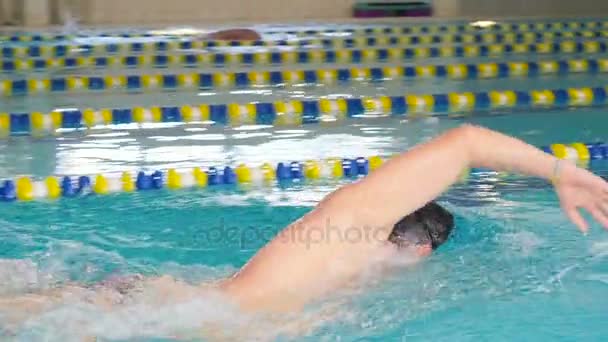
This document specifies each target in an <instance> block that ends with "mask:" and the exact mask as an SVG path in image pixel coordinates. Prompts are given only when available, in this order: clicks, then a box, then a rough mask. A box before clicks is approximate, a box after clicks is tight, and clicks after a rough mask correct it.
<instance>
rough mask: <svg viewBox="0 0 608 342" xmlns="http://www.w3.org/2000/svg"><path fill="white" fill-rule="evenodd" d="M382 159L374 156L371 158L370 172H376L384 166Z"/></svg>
mask: <svg viewBox="0 0 608 342" xmlns="http://www.w3.org/2000/svg"><path fill="white" fill-rule="evenodd" d="M382 163H383V161H382V158H380V157H378V156H372V157H370V158H369V169H370V171H374V170H376V169H378V168H379V167H380V166H382Z"/></svg>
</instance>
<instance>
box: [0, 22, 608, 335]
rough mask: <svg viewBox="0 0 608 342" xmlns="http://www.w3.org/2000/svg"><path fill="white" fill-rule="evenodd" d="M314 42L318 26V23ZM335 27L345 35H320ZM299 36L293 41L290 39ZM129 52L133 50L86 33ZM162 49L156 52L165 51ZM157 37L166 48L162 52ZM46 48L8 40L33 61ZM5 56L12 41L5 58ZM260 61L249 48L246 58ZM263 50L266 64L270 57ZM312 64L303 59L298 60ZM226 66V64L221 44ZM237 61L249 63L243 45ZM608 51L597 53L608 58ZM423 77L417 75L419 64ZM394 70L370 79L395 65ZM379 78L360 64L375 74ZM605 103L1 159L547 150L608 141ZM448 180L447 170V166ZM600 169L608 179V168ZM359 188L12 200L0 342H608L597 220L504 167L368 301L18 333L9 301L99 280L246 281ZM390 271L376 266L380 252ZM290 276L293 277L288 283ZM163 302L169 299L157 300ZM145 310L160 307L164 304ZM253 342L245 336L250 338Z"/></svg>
mask: <svg viewBox="0 0 608 342" xmlns="http://www.w3.org/2000/svg"><path fill="white" fill-rule="evenodd" d="M306 27H308V28H310V26H306ZM319 27H323V28H327V27H335V28H339V27H341V26H340V25H335V26H328V25H326V24H319ZM265 28H266V29H267V31H268V30H271V31H277V33H273V34H270V35H269V36H267V37H265V39H275V40H278V39H290V40H292V39H306V38H315V37H316V38H318V37H319V36H322V37H330V36H336V35H337V34H329V33H327V34H312V33H311V34H310V35H309V37H306V34H296V35H294V34H290V33H287V32H286V31H287V30H289V29H291V30H295V29H296V27H295V26H292V25H286V26H265ZM280 31H283V33H281V32H280ZM78 39H79V40H80V42H84V41H87V42H91V39H92V40H97V42H99V43H101V42H108V41H113V42H116V41H118V40H120V39H117V38H104V37H93V38H82V39H81V38H78ZM150 39H151V38H145V40H150ZM152 39H153V38H152ZM28 44H29V43H8V44H6V46H21V45H28ZM3 46H4V45H3ZM240 49H241V50H243V49H249V48H240ZM253 49H256V50H265V49H266V50H267V49H268V48H263V47H262V48H258V47H255V48H253ZM289 49H293V47H289ZM296 49H297V48H296ZM216 50H222V51H225V50H226V49H223V48H222V49H216ZM228 50H230V51H238V50H239V48H236V49H235V48H228ZM605 56H606V54H596V55H594V56H593V58H596V57H597V58H603V57H605ZM579 57H582V58H589V56H583V55H580V54H568V55H558V54H550V55H544V56H540V55H535V54H515V55H507V56H501V57H496V58H493V57H487V58H480V57H476V58H433V59H425V60H415V61H412V62H415V63H422V64H441V65H444V64H448V63H482V62H487V61H489V60H491V61H536V60H548V59H555V60H562V59H574V58H579ZM408 64H409V63H408ZM386 65H387V64H385V63H379V64H372V63H370V64H364V65H363V66H364V67H372V66H386ZM358 66H361V65H358ZM320 67H322V68H331V69H335V68H347V67H350V65H337V64H306V65H290V66H283V67H277V66H264V65H261V66H260V65H258V66H253V67H252V68H243V67H234V66H228V67H226V68H225V69H218V68H213V67H210V66H207V67H205V68H204V69H191V68H175V69H173V68H172V69H166V70H162V71H161V70H159V69H150V68H142V69H137V70H126V69H125V68H121V67H118V68H115V69H92V68H91V69H86V68H80V69H75V70H61V71H60V70H50V71H45V72H31V73H29V72H28V73H26V74H23V72H16V73H5V74H2V75H0V80H5V79H19V78H23V77H26V78H36V77H42V78H48V77H54V76H65V75H68V74H69V75H89V76H90V75H96V76H107V75H123V74H156V73H165V72H172V73H179V72H222V71H235V70H240V71H243V70H245V71H248V70H256V69H257V70H281V69H284V68H289V69H294V70H302V69H307V70H309V69H310V70H312V69H315V68H320ZM603 82H604V78H603V75H602V74H596V75H591V74H567V75H554V76H546V77H532V78H509V79H488V80H467V81H455V80H446V79H440V78H436V79H420V78H418V79H416V80H407V81H403V80H393V81H386V82H382V83H374V82H352V83H351V84H349V85H340V84H333V85H298V86H289V87H282V88H281V87H252V88H251V89H216V90H213V91H202V90H201V91H195V90H190V91H187V90H186V91H176V92H162V93H161V92H154V91H149V92H144V93H132V94H129V93H125V92H122V93H121V92H116V93H112V92H110V91H104V92H103V93H95V92H83V93H81V94H47V95H31V96H14V97H3V98H1V99H0V101H2V102H0V112H11V113H16V112H33V111H41V112H50V111H53V110H56V109H62V108H64V109H65V108H79V109H83V108H88V107H92V108H130V107H135V106H169V105H176V106H179V105H184V104H188V105H192V104H199V103H222V104H225V103H228V102H240V103H244V102H250V101H267V102H273V101H282V100H303V99H319V98H321V97H331V98H335V97H346V98H348V97H360V96H381V95H398V96H401V95H403V94H405V93H415V94H437V93H448V92H464V91H473V92H475V91H479V90H483V91H490V90H518V91H520V90H521V91H524V90H531V89H557V88H567V87H602V86H605V85H606V84H605V83H603ZM604 111H605V108H586V109H576V110H574V109H563V110H547V111H541V110H535V111H526V112H523V111H516V112H496V113H484V114H483V115H482V114H475V115H471V116H463V117H460V118H453V117H452V118H448V117H443V118H441V119H438V118H408V117H406V116H404V117H384V118H366V119H349V120H348V121H347V122H346V123H330V122H323V123H320V124H318V125H304V126H299V127H270V126H262V125H250V126H241V127H222V126H209V125H204V124H196V123H195V124H181V123H159V124H146V125H144V129H142V127H140V126H138V125H115V126H110V127H101V128H98V127H96V128H94V129H92V130H90V131H87V132H85V131H79V132H70V133H67V134H63V135H60V136H57V137H52V138H47V139H33V138H28V137H11V139H8V140H6V141H3V142H2V144H0V179H5V178H15V177H18V176H30V177H33V178H35V179H40V178H42V177H46V176H49V175H73V176H79V175H88V176H94V175H96V174H99V173H103V174H119V173H120V172H123V171H131V172H136V171H140V170H145V171H153V170H167V169H169V168H176V169H181V168H192V167H197V166H200V167H203V168H206V167H210V166H216V167H223V166H226V165H229V166H235V165H236V164H239V163H247V164H249V165H251V166H256V165H260V164H262V163H264V162H269V163H271V164H275V163H278V162H291V161H305V160H310V159H316V160H320V159H324V158H329V157H338V158H356V157H359V156H364V157H370V156H373V155H379V156H383V157H387V156H389V155H393V154H395V153H399V152H402V151H405V150H408V149H410V148H412V147H413V146H415V145H416V144H418V143H420V142H423V141H426V140H428V139H431V138H432V137H434V136H437V135H439V134H441V133H442V132H445V131H446V130H448V129H450V128H454V127H457V126H458V125H460V124H462V123H473V124H479V125H483V126H485V127H489V128H491V129H495V130H498V131H501V132H503V133H506V134H510V135H513V136H515V137H519V138H521V139H523V140H525V141H527V142H529V143H531V144H533V145H536V146H539V147H540V146H546V145H549V144H553V143H572V142H577V141H582V142H606V138H607V136H606V132H607V131H608V120H606V119H605V113H604ZM438 167H441V166H438ZM588 167H589V168H590V169H591V170H593V171H594V172H596V173H598V174H600V175H602V176H604V177H608V162H606V161H592V162H591V164H589V165H588ZM351 181H354V179H348V180H341V181H328V180H325V181H315V182H311V181H303V182H301V183H286V184H281V185H274V186H266V187H253V186H250V187H247V188H245V187H237V186H235V187H230V186H215V187H211V188H206V189H204V190H200V189H196V190H195V189H190V190H179V191H169V190H162V191H161V190H159V191H146V192H137V193H133V194H116V195H108V196H82V197H81V198H71V199H62V200H57V201H34V202H28V203H22V202H19V203H0V341H4V340H10V341H28V342H29V341H68V342H71V341H83V339H84V338H85V337H91V336H95V337H96V338H97V341H146V342H151V341H173V340H175V339H174V338H173V337H175V336H180V337H184V339H185V340H192V341H200V340H213V339H210V338H208V339H205V337H202V338H201V337H200V336H201V335H202V336H207V337H208V336H209V335H210V334H213V333H215V332H217V331H218V330H220V331H222V332H223V333H225V334H227V335H228V336H226V337H225V338H223V339H221V340H234V341H242V340H256V341H257V340H259V341H362V340H364V341H375V340H377V341H429V340H430V341H486V340H492V341H513V340H516V341H528V340H529V341H537V340H541V339H549V340H552V341H600V340H604V339H605V338H604V336H606V335H607V334H608V327H607V326H606V324H605V318H606V307H607V306H608V296H606V293H607V291H608V266H607V265H608V263H607V261H608V237H607V236H606V235H605V232H604V231H602V229H601V228H600V227H599V225H597V224H596V223H595V222H593V224H592V228H593V229H592V230H591V232H590V234H589V235H587V236H583V235H581V234H580V233H579V232H578V231H577V230H576V229H575V227H574V226H573V225H572V224H571V223H570V222H569V221H568V220H567V219H566V218H565V216H564V215H563V214H562V213H561V211H560V208H559V203H558V201H557V198H556V196H555V194H554V192H553V190H552V188H551V187H550V186H549V184H548V183H547V182H545V181H541V180H538V179H533V178H529V177H522V176H519V175H504V174H495V173H492V172H487V173H478V174H474V175H471V177H470V178H469V180H468V181H466V182H462V183H459V184H455V185H454V186H453V187H452V188H451V189H450V190H449V191H447V192H446V193H445V194H443V195H442V196H441V198H440V199H439V201H440V203H441V204H442V205H444V206H446V207H447V208H448V209H449V210H450V211H451V212H453V214H454V215H455V217H456V228H455V231H454V234H453V236H452V238H451V239H450V240H449V241H448V242H447V243H446V244H445V245H443V246H442V247H441V248H440V249H439V250H438V251H437V252H436V253H434V254H433V255H432V256H431V257H430V258H428V259H426V260H424V261H422V262H420V263H418V264H414V265H412V264H408V262H407V261H408V260H395V262H394V265H391V269H392V272H389V273H382V274H380V273H373V272H372V273H371V274H370V275H367V276H366V277H365V278H364V279H363V283H362V284H359V285H360V286H357V287H355V288H345V289H341V290H340V291H338V292H337V293H335V295H333V296H331V298H327V299H324V300H323V301H321V303H315V305H312V306H311V307H310V308H308V309H307V310H305V311H304V312H301V313H296V314H293V315H286V316H285V317H281V319H280V320H276V317H274V318H273V319H268V318H267V317H251V316H246V315H244V314H242V313H238V312H236V311H235V310H233V309H232V308H231V306H230V305H229V304H228V303H227V302H226V301H224V300H222V299H218V298H217V297H214V296H212V295H210V296H208V297H207V296H204V297H201V298H200V300H196V301H192V302H191V303H187V304H185V305H178V304H172V305H163V306H161V307H151V306H149V305H147V304H146V302H134V303H130V304H126V305H124V306H122V307H121V308H120V309H118V310H115V311H112V312H106V311H103V310H100V309H99V308H95V307H91V306H90V305H87V304H86V303H84V302H83V301H81V300H78V299H76V300H66V301H64V302H62V303H60V304H58V305H55V306H53V307H52V308H50V309H49V310H46V311H44V312H41V313H36V314H31V315H29V316H28V319H27V320H26V321H24V322H22V323H21V324H18V325H14V324H9V323H8V319H7V317H11V316H12V315H13V314H14V313H15V310H12V309H11V308H8V309H6V308H5V309H3V308H2V305H1V304H2V298H3V297H7V296H8V297H11V296H17V295H20V294H25V293H29V292H37V291H44V290H46V289H49V288H54V287H58V286H60V285H61V284H66V283H72V282H77V283H86V284H88V283H95V282H96V281H99V280H101V279H104V278H106V277H108V276H112V275H116V274H119V275H125V274H133V273H142V274H145V275H149V276H159V275H171V276H173V277H176V278H178V279H181V280H183V281H186V282H190V283H193V284H194V283H200V282H209V281H215V280H218V279H222V278H224V277H227V276H230V275H231V274H233V273H234V272H236V271H237V270H238V269H239V268H240V267H241V266H242V265H243V264H244V263H245V262H246V261H247V260H248V259H249V258H250V257H251V256H252V255H253V254H254V253H255V252H256V251H257V250H258V249H259V248H260V247H262V246H263V245H264V244H265V243H266V242H268V241H269V240H270V239H272V237H273V236H274V235H275V234H276V233H277V232H278V231H280V230H281V229H282V228H284V227H285V226H286V225H288V224H289V223H291V222H292V221H294V220H296V219H298V218H299V217H301V216H302V215H304V214H305V213H307V212H308V211H310V210H311V209H312V208H313V207H314V206H315V205H316V203H318V201H319V200H321V199H322V198H323V197H324V196H326V195H327V194H329V193H331V192H332V191H333V190H335V189H337V188H338V187H340V186H341V185H343V184H346V183H348V182H351ZM370 257H372V256H370ZM277 271H279V272H280V270H277ZM144 295H145V296H148V297H152V296H154V294H152V293H144ZM145 296H144V298H145ZM243 336H246V337H243Z"/></svg>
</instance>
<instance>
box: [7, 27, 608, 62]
mask: <svg viewBox="0 0 608 342" xmlns="http://www.w3.org/2000/svg"><path fill="white" fill-rule="evenodd" d="M607 37H608V30H602V31H566V32H524V33H504V34H503V33H492V32H490V33H471V34H457V35H454V34H445V35H420V36H406V35H392V36H371V37H346V38H343V37H332V38H315V39H304V40H276V41H275V40H264V41H215V40H193V39H187V40H159V41H155V42H131V43H128V42H127V43H103V44H69V43H68V44H53V45H49V44H46V45H41V44H38V45H30V46H23V45H19V46H3V47H1V48H0V58H1V59H2V60H10V59H14V58H21V57H29V58H42V57H45V58H57V57H78V56H108V55H111V56H122V55H128V54H136V55H140V54H142V55H146V54H147V55H150V54H171V53H179V52H182V53H183V52H197V50H198V51H200V50H203V49H213V48H226V47H294V48H296V47H299V48H324V49H352V48H368V47H410V46H418V45H432V44H532V43H542V42H545V43H547V42H553V43H557V42H560V41H567V40H575V41H581V40H583V41H584V40H589V41H595V40H602V39H605V38H607Z"/></svg>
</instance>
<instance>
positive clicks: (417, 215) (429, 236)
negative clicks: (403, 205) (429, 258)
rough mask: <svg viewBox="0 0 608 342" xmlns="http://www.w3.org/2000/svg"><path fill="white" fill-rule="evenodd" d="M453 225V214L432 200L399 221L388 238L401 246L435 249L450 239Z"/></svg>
mask: <svg viewBox="0 0 608 342" xmlns="http://www.w3.org/2000/svg"><path fill="white" fill-rule="evenodd" d="M453 227H454V217H453V216H452V214H450V212H448V211H447V210H445V209H444V208H443V207H441V206H440V205H439V204H437V203H435V202H430V203H428V204H427V205H425V206H424V207H422V208H420V209H418V210H416V211H415V212H413V213H411V214H409V215H407V216H405V217H404V218H402V219H401V221H399V222H397V224H395V226H394V227H393V231H392V232H391V235H390V236H389V238H388V240H389V241H390V242H392V243H394V244H395V245H397V246H399V247H406V246H415V247H421V248H423V249H424V248H426V249H427V250H430V249H433V250H434V249H436V248H438V247H439V246H441V245H442V244H443V243H444V242H445V241H446V240H447V239H448V237H449V235H450V232H451V231H452V228H453Z"/></svg>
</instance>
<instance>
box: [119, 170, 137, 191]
mask: <svg viewBox="0 0 608 342" xmlns="http://www.w3.org/2000/svg"><path fill="white" fill-rule="evenodd" d="M120 182H121V184H122V190H123V191H124V192H133V191H135V182H134V181H133V177H131V174H130V173H129V172H127V171H125V172H123V173H122V176H121V177H120Z"/></svg>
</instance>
